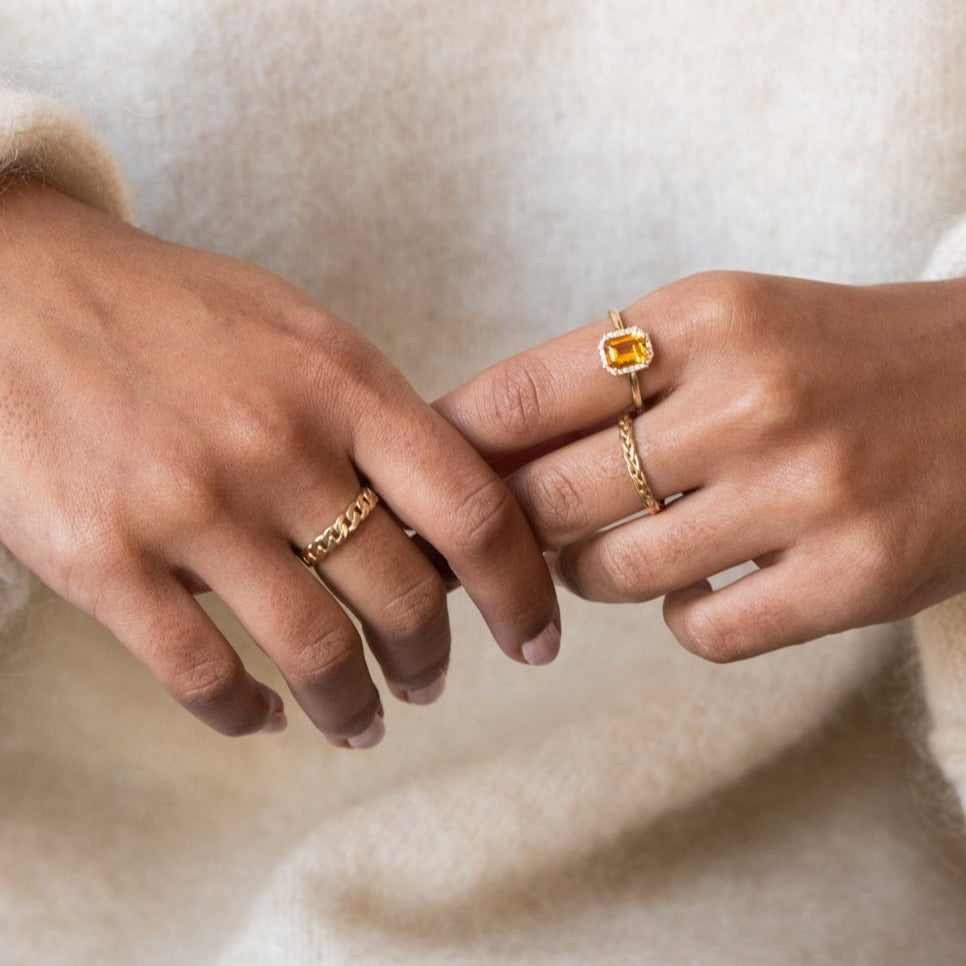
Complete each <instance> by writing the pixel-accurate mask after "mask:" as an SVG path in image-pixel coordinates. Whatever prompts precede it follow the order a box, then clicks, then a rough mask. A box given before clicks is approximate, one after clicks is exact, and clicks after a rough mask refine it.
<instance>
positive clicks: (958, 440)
mask: <svg viewBox="0 0 966 966" xmlns="http://www.w3.org/2000/svg"><path fill="white" fill-rule="evenodd" d="M623 317H624V320H625V323H626V324H627V325H637V326H640V327H641V328H643V329H645V330H647V331H648V332H649V333H650V335H651V339H652V342H653V346H654V352H655V358H654V362H653V364H652V365H651V366H650V368H648V369H646V370H644V371H642V372H641V373H640V376H641V380H640V381H641V385H642V388H643V391H644V393H645V395H646V397H647V408H646V411H645V412H644V413H643V414H641V415H639V416H637V418H636V419H635V422H634V434H635V440H636V444H637V448H638V450H639V453H640V457H641V462H642V465H643V467H644V470H645V472H646V474H647V477H648V479H649V482H650V485H651V488H652V489H653V490H654V492H655V494H656V496H657V497H658V498H659V499H660V498H667V497H670V496H674V495H677V494H683V496H681V497H680V498H679V499H676V500H673V501H672V502H671V503H670V504H669V505H668V506H667V508H666V509H665V510H664V511H663V512H661V513H658V514H656V515H654V516H648V515H645V516H639V517H638V518H637V519H634V520H632V521H630V522H624V523H621V524H620V525H619V526H616V527H613V528H612V529H604V528H606V527H611V525H612V524H615V523H617V522H618V521H621V520H623V519H624V518H625V517H627V516H628V515H630V514H633V513H635V512H637V513H638V514H639V513H640V511H641V501H640V499H639V498H638V495H637V492H636V491H635V489H634V487H633V485H632V483H631V480H630V478H629V476H628V471H627V469H626V466H625V463H624V459H623V456H622V454H621V448H620V445H619V442H618V433H617V430H616V428H615V423H616V418H617V414H618V412H619V411H621V410H623V409H626V408H628V407H629V406H630V405H631V391H630V387H629V385H628V380H627V378H626V377H624V376H621V377H617V378H615V377H614V376H612V375H609V374H608V373H606V372H605V371H604V370H603V369H602V368H601V365H600V360H599V357H598V354H597V343H598V340H599V339H600V337H601V336H602V335H603V334H604V333H605V332H607V331H608V330H610V329H611V328H613V326H612V325H610V324H609V323H608V322H596V323H594V324H593V325H590V326H587V327H586V328H583V329H580V330H577V331H576V332H572V333H570V334H569V335H565V336H562V337H561V338H559V339H556V340H554V341H552V342H550V343H548V344H546V345H544V346H541V347H539V348H536V349H533V350H530V351H528V352H524V353H523V354H522V355H519V356H516V357H514V358H511V359H508V360H507V361H505V362H502V363H500V364H498V365H496V366H493V367H492V368H490V369H488V370H487V371H485V372H484V373H482V374H481V375H480V376H479V377H477V378H476V379H474V380H472V381H471V382H470V383H468V384H467V385H465V386H463V387H462V388H460V389H458V390H457V391H455V392H454V393H452V394H451V395H449V396H447V397H446V398H444V399H442V400H440V401H439V402H438V403H437V408H438V410H439V411H440V412H441V413H442V414H443V415H444V416H446V417H447V419H449V420H450V421H451V422H452V423H453V424H454V425H455V426H456V427H457V428H458V429H459V430H460V432H461V433H462V434H463V435H464V436H465V437H466V438H467V439H468V440H470V442H472V443H473V445H474V446H476V447H477V449H479V450H480V451H481V452H482V453H483V454H484V455H485V456H487V457H488V458H489V459H490V460H491V461H493V462H494V463H495V464H496V465H498V466H502V467H503V471H504V472H506V471H507V470H509V469H512V468H514V467H518V468H516V469H515V472H513V473H512V475H510V476H509V478H508V480H507V482H508V485H509V487H510V489H511V490H512V491H513V493H515V494H516V496H517V498H518V499H519V500H520V503H521V505H522V506H523V508H524V510H525V512H526V513H527V514H528V516H529V518H530V520H531V523H532V525H533V527H534V529H535V531H536V533H537V535H538V537H539V538H540V540H541V542H542V544H543V546H544V547H545V548H547V549H549V550H552V551H557V553H556V569H557V572H558V574H559V576H560V578H561V579H562V581H563V583H565V584H566V585H567V586H568V587H570V588H571V589H572V590H573V591H574V592H575V593H577V594H579V595H580V596H582V597H586V598H588V599H591V600H600V601H643V600H649V599H652V598H656V597H658V596H660V595H666V597H665V601H664V614H665V619H666V621H667V623H668V625H669V627H670V629H671V630H672V632H673V633H674V634H675V636H676V637H677V639H678V640H679V641H680V642H681V644H683V645H684V646H685V647H686V648H688V649H689V650H691V651H694V652H696V653H698V654H700V655H702V656H704V657H707V658H710V659H711V660H715V661H728V660H732V659H735V658H741V657H747V656H749V655H753V654H758V653H761V652H763V651H769V650H772V649H774V648H778V647H781V646H783V645H787V644H794V643H798V642H803V641H806V640H810V639H814V638H816V637H819V636H821V635H823V634H826V633H830V632H832V631H837V630H842V629H846V628H850V627H857V626H863V625H867V624H871V623H877V622H881V621H888V620H893V619H897V618H901V617H905V616H907V615H910V614H912V613H915V612H916V611H918V610H920V609H922V608H924V607H926V606H927V605H929V604H931V603H934V602H936V601H938V600H941V599H943V598H944V597H948V596H951V595H953V594H955V593H957V592H959V591H962V590H963V589H964V588H966V499H964V497H963V480H964V479H966V368H964V361H963V360H964V359H966V280H955V281H950V282H936V283H919V284H904V285H889V286H877V287H868V288H860V287H847V286H839V285H828V284H820V283H817V282H808V281H801V280H797V279H789V278H775V277H767V276H754V275H744V274H732V273H711V274H704V275H698V276H695V277H692V278H687V279H685V280H683V281H681V282H678V283H676V284H674V285H670V286H668V287H666V288H663V289H660V290H659V291H657V292H654V293H653V294H651V295H649V296H647V297H646V298H643V299H641V300H640V301H639V302H637V303H635V304H634V305H633V306H631V308H629V309H628V310H627V311H626V312H624V313H623ZM747 561H754V562H755V563H756V564H757V565H758V568H759V569H758V570H756V571H754V572H752V573H751V574H749V575H747V576H744V577H742V578H740V579H738V580H737V581H735V582H733V583H731V584H730V585H729V586H727V587H724V588H722V589H718V590H716V591H712V589H711V586H710V585H709V583H708V581H707V578H708V577H710V576H712V575H714V574H716V573H719V572H721V571H724V570H725V569H727V568H730V567H733V566H736V565H739V564H742V563H745V562H747Z"/></svg>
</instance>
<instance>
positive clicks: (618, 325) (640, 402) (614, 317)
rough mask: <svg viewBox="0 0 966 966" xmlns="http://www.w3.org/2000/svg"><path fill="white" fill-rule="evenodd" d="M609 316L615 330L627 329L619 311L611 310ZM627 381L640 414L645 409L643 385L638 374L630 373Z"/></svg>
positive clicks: (635, 407)
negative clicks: (642, 392)
mask: <svg viewBox="0 0 966 966" xmlns="http://www.w3.org/2000/svg"><path fill="white" fill-rule="evenodd" d="M607 314H608V315H609V316H610V320H611V322H613V323H614V328H615V329H626V328H627V326H626V325H625V324H624V320H623V319H622V318H621V314H620V312H618V311H617V309H610V310H609V311H608V313H607ZM627 379H628V381H629V382H630V384H631V398H632V399H633V400H634V410H635V412H640V411H641V410H642V409H643V408H644V397H643V396H642V395H641V384H640V382H638V379H637V373H636V372H629V373H628V374H627Z"/></svg>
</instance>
